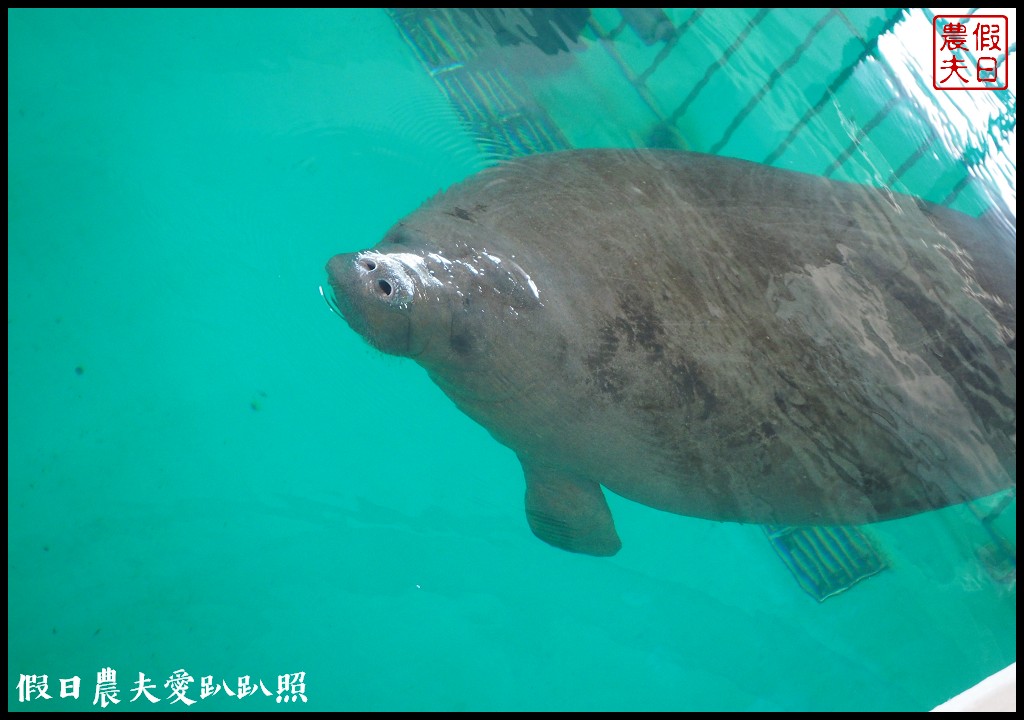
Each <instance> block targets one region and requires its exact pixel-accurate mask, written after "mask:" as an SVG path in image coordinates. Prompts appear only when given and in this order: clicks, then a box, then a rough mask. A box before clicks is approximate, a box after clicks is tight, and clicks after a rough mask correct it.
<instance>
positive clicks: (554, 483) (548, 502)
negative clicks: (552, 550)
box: [523, 464, 622, 555]
mask: <svg viewBox="0 0 1024 720" xmlns="http://www.w3.org/2000/svg"><path fill="white" fill-rule="evenodd" d="M523 473H524V474H525V475H526V519H527V521H528V522H529V523H530V529H531V530H533V534H534V535H536V536H537V537H539V538H540V539H541V540H543V541H544V542H546V543H548V544H549V545H554V546H555V547H558V548H562V549H563V550H569V551H571V552H578V553H586V554H587V555H614V554H615V553H617V552H618V551H619V548H620V547H622V542H621V541H620V540H619V536H618V533H616V532H615V523H614V522H613V521H612V513H611V511H610V510H609V509H608V503H607V502H606V501H605V499H604V493H603V492H602V491H601V486H600V485H598V484H597V483H595V482H592V481H590V480H580V479H577V478H574V477H571V476H568V475H565V474H562V473H559V472H557V471H553V470H549V469H546V468H545V469H541V468H533V467H529V466H527V465H526V464H524V465H523Z"/></svg>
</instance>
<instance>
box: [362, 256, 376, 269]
mask: <svg viewBox="0 0 1024 720" xmlns="http://www.w3.org/2000/svg"><path fill="white" fill-rule="evenodd" d="M359 264H360V265H362V266H363V267H364V268H366V269H367V270H376V269H377V263H375V262H374V261H373V260H369V259H367V258H363V259H362V260H360V261H359Z"/></svg>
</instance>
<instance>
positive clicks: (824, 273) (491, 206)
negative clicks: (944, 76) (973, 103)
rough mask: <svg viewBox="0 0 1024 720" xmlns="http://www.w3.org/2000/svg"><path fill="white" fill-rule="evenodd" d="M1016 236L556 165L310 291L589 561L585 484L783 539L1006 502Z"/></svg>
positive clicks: (939, 212)
mask: <svg viewBox="0 0 1024 720" xmlns="http://www.w3.org/2000/svg"><path fill="white" fill-rule="evenodd" d="M1015 233H1016V231H1015V229H1007V228H1005V227H1000V226H999V225H998V224H996V223H994V222H993V223H988V222H986V221H985V220H984V219H974V218H970V217H968V216H966V215H963V214H960V213H957V212H954V211H950V210H947V209H944V208H941V207H938V206H935V205H932V204H929V203H925V202H923V201H919V200H915V199H914V198H911V197H908V196H905V195H894V194H892V193H886V192H883V191H879V190H876V189H872V188H866V187H862V186H858V185H853V184H846V183H837V182H833V181H829V180H826V179H822V178H818V177H814V176H809V175H804V174H800V173H794V172H788V171H784V170H778V169H774V168H769V167H766V166H761V165H757V164H753V163H748V162H743V161H739V160H731V159H725V158H718V157H712V156H706V155H699V154H693V153H683V152H673V151H602V150H593V151H574V152H565V153H555V154H549V155H536V156H532V157H527V158H524V159H521V160H517V161H514V162H512V163H509V164H506V165H503V166H501V167H497V168H492V169H489V170H486V171H484V172H482V173H480V174H478V175H476V176H474V177H472V178H470V179H469V180H467V181H465V182H463V183H461V184H459V185H456V186H455V187H453V188H451V189H450V190H448V191H447V192H446V193H444V194H442V195H439V196H437V197H435V198H433V199H431V200H430V201H428V202H427V203H426V204H424V205H423V207H421V208H420V209H419V210H417V211H416V212H414V213H412V214H411V215H409V216H408V217H406V218H405V219H403V220H401V221H400V222H399V223H398V224H397V225H395V226H394V227H393V228H392V229H391V230H390V231H389V232H388V234H387V235H386V236H385V237H384V239H383V240H382V241H381V242H380V243H379V244H377V245H376V246H375V247H374V248H373V249H372V250H368V251H365V252H361V253H355V254H352V255H338V256H336V257H334V258H332V259H331V261H330V262H329V264H328V266H327V270H328V275H329V280H330V284H331V286H332V287H333V289H334V292H335V296H336V299H337V302H338V306H339V308H340V309H341V311H342V314H343V315H344V317H345V318H346V320H347V321H348V322H349V324H350V325H351V326H352V327H353V329H355V330H356V331H357V332H359V333H360V334H361V335H363V336H364V337H365V338H366V339H367V340H368V341H369V342H370V343H371V344H372V345H374V346H375V347H377V348H379V349H380V350H382V351H384V352H387V353H392V354H396V355H403V356H408V357H411V358H413V359H414V360H416V361H417V362H418V363H420V364H421V365H422V366H423V367H424V368H426V370H427V371H428V373H429V374H430V376H431V378H432V379H433V380H434V381H435V382H436V383H437V384H438V385H439V386H440V387H441V388H442V389H443V390H444V391H445V393H447V394H448V396H449V397H451V398H452V400H453V401H454V402H455V403H456V404H457V405H458V406H459V408H461V409H462V410H463V411H464V412H466V413H467V414H468V415H469V416H470V417H472V418H474V419H475V420H477V421H478V422H479V423H481V424H482V425H483V426H484V427H486V428H487V429H488V430H489V431H490V432H491V434H492V435H493V436H494V437H495V439H497V440H498V441H499V442H501V443H503V444H505V445H507V446H508V447H510V448H511V449H512V450H514V451H515V452H516V453H517V454H518V456H519V458H520V460H521V461H522V464H523V468H524V471H525V474H526V480H527V494H526V503H527V517H528V520H529V522H530V526H531V528H532V529H533V531H534V532H535V533H536V534H537V535H538V536H539V537H541V538H542V539H543V540H545V541H547V542H549V543H551V544H553V545H556V546H558V547H562V548H565V549H568V550H573V551H577V552H585V553H591V554H595V555H609V554H613V553H614V552H616V551H617V550H618V548H619V539H618V536H617V535H616V533H615V529H614V524H613V523H612V520H611V516H610V513H609V512H608V508H607V505H606V503H605V501H604V497H603V494H602V491H601V486H604V487H605V488H607V489H609V490H611V491H612V492H614V493H617V494H619V495H622V496H623V497H626V498H629V499H631V500H634V501H636V502H640V503H643V504H645V505H648V506H650V507H653V508H658V509H661V510H666V511H669V512H674V513H679V514H683V515H691V516H696V517H701V518H708V519H712V520H728V521H738V522H753V523H784V524H860V523H868V522H874V521H878V520H885V519H890V518H897V517H902V516H906V515H910V514H913V513H918V512H922V511H926V510H930V509H934V508H940V507H944V506H947V505H951V504H955V503H959V502H963V501H965V500H967V499H972V498H977V497H981V496H984V495H988V494H991V493H994V492H997V491H999V490H1001V489H1005V488H1008V487H1011V486H1015V485H1016V370H1017V349H1016V335H1017V330H1016V318H1017V297H1016V235H1015Z"/></svg>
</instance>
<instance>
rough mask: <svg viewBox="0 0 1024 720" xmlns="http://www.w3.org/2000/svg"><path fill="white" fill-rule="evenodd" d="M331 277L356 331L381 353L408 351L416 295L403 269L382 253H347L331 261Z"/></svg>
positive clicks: (340, 305)
mask: <svg viewBox="0 0 1024 720" xmlns="http://www.w3.org/2000/svg"><path fill="white" fill-rule="evenodd" d="M327 278H328V282H329V283H330V285H331V288H332V289H333V290H334V298H335V300H336V302H337V308H338V310H339V311H340V312H341V315H342V317H344V318H345V320H346V322H348V324H349V325H350V326H352V329H353V330H355V331H356V332H358V333H359V334H360V335H362V336H363V337H364V338H365V339H366V340H367V341H369V343H370V344H371V345H373V346H374V347H376V348H378V349H379V350H382V351H384V352H388V353H393V354H397V355H402V354H406V353H407V352H408V344H409V318H408V312H407V311H408V309H409V302H410V300H411V299H412V292H411V288H409V287H408V282H407V278H406V276H405V275H403V273H402V270H401V267H398V266H396V263H395V262H394V261H389V260H388V257H387V256H386V255H384V254H382V253H376V252H371V251H364V252H358V253H346V254H342V255H335V256H334V257H332V258H331V259H330V260H329V261H328V262H327Z"/></svg>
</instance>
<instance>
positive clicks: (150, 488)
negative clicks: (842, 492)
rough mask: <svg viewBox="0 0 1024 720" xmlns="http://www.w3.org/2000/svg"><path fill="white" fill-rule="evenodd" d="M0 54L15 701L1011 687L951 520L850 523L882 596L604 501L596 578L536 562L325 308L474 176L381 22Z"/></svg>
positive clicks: (108, 31)
mask: <svg viewBox="0 0 1024 720" xmlns="http://www.w3.org/2000/svg"><path fill="white" fill-rule="evenodd" d="M8 62H9V69H8V83H9V89H8V185H9V189H8V284H9V287H8V304H9V307H8V391H9V401H8V421H9V430H8V451H9V454H8V472H9V485H8V508H9V509H8V523H9V530H8V541H9V549H8V581H9V590H8V707H9V708H11V709H35V710H46V709H89V708H92V707H93V705H92V701H93V696H94V695H93V694H94V691H95V685H96V675H97V672H99V671H100V670H101V669H102V668H105V667H111V668H114V669H115V670H116V671H117V674H118V679H117V684H118V686H119V687H120V697H121V700H122V703H121V704H120V705H119V706H118V707H119V708H121V709H126V708H127V709H132V708H138V707H139V706H140V705H143V704H145V705H146V707H147V708H150V707H151V708H153V709H172V708H177V707H180V706H179V705H174V706H171V705H170V704H169V703H170V701H169V700H167V699H166V698H167V697H168V695H169V694H170V691H169V690H168V689H166V688H165V687H164V682H165V681H166V680H167V678H168V677H169V676H170V675H171V673H173V672H174V671H175V670H178V669H179V668H182V669H185V670H187V671H188V672H189V673H190V674H191V675H192V676H193V677H194V678H195V681H196V682H195V684H194V686H193V687H192V688H191V689H190V690H189V692H188V696H189V697H191V698H194V699H198V698H199V695H200V692H199V682H200V678H201V677H204V676H212V677H213V678H214V679H215V681H216V682H218V683H220V682H226V683H227V685H228V686H229V687H232V688H236V687H237V679H238V677H239V676H245V675H248V676H251V678H252V681H253V682H258V680H260V679H261V680H262V681H263V682H264V684H265V686H266V687H267V688H268V690H269V692H270V693H271V694H272V695H273V696H276V695H277V690H278V676H279V675H282V674H286V673H298V672H304V673H306V675H305V682H306V696H307V698H308V702H307V703H306V704H305V705H302V706H301V707H302V708H303V709H310V710H326V709H345V710H385V709H387V710H428V709H429V710H497V709H521V710H548V709H553V710H570V709H571V710H586V709H592V710H596V709H640V710H671V709H677V710H682V709H685V710H706V709H763V710H796V709H804V710H808V709H862V710H879V709H896V710H911V709H926V708H930V707H932V706H934V705H935V704H937V703H939V702H941V701H943V700H945V699H947V698H948V697H950V696H952V695H953V694H955V693H956V692H958V691H960V690H962V689H963V688H965V687H966V686H968V685H969V684H972V683H974V682H977V681H978V680H980V679H981V678H983V677H985V676H986V675H988V674H990V673H992V672H995V671H996V670H998V669H1000V668H1002V667H1004V666H1005V665H1007V664H1008V663H1010V662H1012V661H1013V660H1014V659H1015V656H1016V587H1015V583H1011V584H1004V583H1000V582H997V581H996V580H994V579H993V578H992V577H991V576H990V574H989V573H988V572H986V570H985V568H984V567H983V565H982V564H981V563H980V562H979V561H978V559H977V555H976V551H977V549H978V548H979V547H981V546H982V545H984V544H985V543H987V542H989V538H988V536H987V535H986V534H985V533H984V532H983V530H982V528H981V526H980V525H979V524H978V523H977V522H976V521H975V520H974V518H973V516H972V515H971V513H970V512H969V511H968V510H967V509H966V508H963V507H960V508H951V509H948V510H944V511H940V512H935V513H929V514H927V515H921V516H917V517H914V518H910V519H907V520H904V521H898V522H891V523H884V524H880V525H876V526H873V527H872V528H871V531H872V534H873V537H874V538H875V539H876V541H877V543H878V545H879V546H880V548H881V549H882V552H883V554H884V555H885V556H886V557H887V559H888V561H889V565H890V568H889V569H888V570H886V571H884V572H883V573H881V574H880V575H878V576H876V577H874V578H871V579H870V580H868V581H865V582H863V583H861V584H859V585H857V586H855V587H854V588H853V589H851V590H850V591H848V592H846V593H844V594H843V595H840V596H838V597H836V598H833V599H830V600H828V601H826V602H824V603H820V604H819V603H817V602H816V601H815V600H813V599H812V598H811V597H809V596H808V595H806V594H805V593H804V592H803V591H802V590H801V589H800V588H799V587H798V585H797V584H796V583H795V582H794V580H793V578H792V576H791V575H790V574H789V572H788V571H787V570H786V568H785V567H784V566H783V565H782V563H780V562H779V560H778V558H777V557H776V556H775V553H774V552H773V550H772V549H771V547H770V546H769V544H768V543H767V542H766V540H765V537H764V534H763V533H762V531H761V530H760V529H759V528H757V527H754V526H741V525H735V524H719V523H712V522H707V521H702V520H696V519H691V518H685V517H679V516H673V515H669V514H666V513H659V512H655V511H653V510H650V509H648V508H644V507H641V506H639V505H635V504H633V503H629V502H627V501H624V500H621V499H619V498H617V497H609V502H610V505H611V507H612V511H613V513H614V515H615V518H616V524H617V526H618V529H619V533H620V535H621V537H622V538H623V539H624V541H625V546H624V549H623V550H622V552H621V553H620V554H619V555H617V556H616V557H614V558H612V559H595V558H589V557H582V556H575V555H571V554H568V553H563V552H560V551H557V550H554V549H552V548H550V547H548V546H546V545H544V544H543V543H540V542H538V541H537V540H536V539H535V538H533V536H532V535H531V534H530V532H529V530H528V528H527V526H526V522H525V518H524V516H523V510H522V503H523V483H522V477H521V471H520V469H519V466H518V462H517V461H516V459H515V457H514V455H513V454H512V452H511V451H509V450H507V449H505V448H503V447H501V446H499V445H498V444H497V443H495V442H494V441H493V440H492V439H491V438H490V436H489V435H488V434H487V433H486V431H484V430H483V429H482V428H480V427H479V426H477V425H475V424H474V423H473V422H472V421H470V420H469V419H468V418H466V417H465V416H463V415H462V414H461V413H459V412H458V411H457V410H456V409H455V407H454V406H453V405H452V404H451V403H450V402H449V401H448V400H447V399H446V398H445V397H444V396H443V395H442V394H441V392H440V391H439V390H438V389H437V388H436V387H435V386H434V385H433V384H432V383H430V382H429V380H428V378H427V377H426V375H425V374H424V373H423V372H422V371H421V370H420V369H419V368H418V367H417V366H415V365H414V364H413V363H411V362H407V361H404V362H403V361H401V360H397V359H393V358H388V357H384V356H382V355H380V354H378V353H376V352H374V351H372V350H371V349H370V348H369V347H368V346H366V345H365V343H363V341H362V340H361V339H360V338H359V337H358V336H357V335H356V334H355V333H353V332H351V331H350V330H349V329H348V328H347V327H345V325H344V324H343V323H342V322H341V321H339V319H338V318H336V317H335V316H333V315H332V314H331V313H330V312H329V311H328V308H327V307H326V305H325V304H324V301H323V299H322V298H321V297H320V294H319V291H318V286H319V285H320V284H321V283H322V282H323V265H324V263H325V261H326V260H327V258H329V257H330V256H331V255H333V254H335V253H338V252H349V251H353V250H356V249H360V248H364V247H367V246H369V245H372V244H373V243H375V242H376V241H377V239H378V238H379V237H380V236H381V235H382V234H383V232H384V231H385V230H386V229H387V228H388V227H389V226H390V225H391V224H392V223H393V222H394V221H395V220H396V219H398V218H399V217H400V216H402V215H403V214H405V213H406V212H408V211H410V210H411V209H413V208H415V207H416V206H417V205H418V204H419V202H421V201H422V200H423V199H424V198H425V197H428V196H429V195H431V194H433V193H434V192H436V191H437V190H439V189H441V188H442V187H445V186H447V185H449V184H450V183H452V182H454V181H456V180H458V179H461V178H463V177H465V176H467V175H468V174H470V173H472V172H474V171H475V170H477V169H480V168H481V167H483V166H484V165H485V164H486V163H487V162H489V161H488V160H487V159H486V158H485V157H484V156H483V155H482V154H481V152H480V151H479V150H478V149H477V147H476V145H474V143H473V142H472V139H471V138H470V137H469V136H468V135H467V134H466V133H465V131H464V130H463V129H462V127H461V126H460V124H459V122H458V119H457V116H456V114H455V112H454V111H453V110H452V108H451V107H450V105H449V104H448V102H447V100H446V99H445V98H444V97H443V95H441V93H440V92H439V91H438V89H437V86H436V85H435V84H434V83H433V81H432V80H431V79H430V77H429V76H428V75H427V74H426V73H425V72H424V71H423V69H422V67H421V66H420V65H419V64H418V62H417V61H416V59H415V57H414V56H413V55H412V54H411V53H410V51H409V49H408V47H407V46H406V45H405V44H404V43H403V42H402V40H401V38H400V37H399V35H398V34H397V33H396V31H395V28H394V25H393V24H392V22H391V20H390V18H389V17H388V16H387V15H386V14H385V13H383V12H381V11H335V12H322V11H321V12H298V11H289V12H269V11H261V12H246V13H243V12H212V11H211V12H201V13H196V12H192V13H185V12H159V11H139V12H122V11H117V12H99V11H90V12H77V11H75V12H72V11H61V12H38V11H32V12H26V11H9V12H8ZM1001 529H1002V530H1003V531H1004V532H1005V533H1008V534H1010V535H1011V536H1013V537H1014V538H1015V534H1016V520H1015V506H1014V507H1013V508H1011V511H1010V512H1009V513H1007V514H1006V515H1004V518H1003V527H1002V528H1001ZM140 672H141V673H145V675H146V676H147V677H148V678H149V679H150V681H151V682H152V684H154V685H155V686H156V688H155V689H154V690H153V691H152V692H153V693H154V694H155V695H156V696H157V697H159V698H160V702H159V703H157V704H156V705H152V706H151V705H149V703H148V702H147V701H146V700H145V699H142V700H140V701H138V702H135V703H130V702H128V701H129V700H130V699H131V697H132V695H133V694H134V693H133V691H132V688H133V686H134V684H135V682H136V680H137V678H138V675H139V673H140ZM43 674H46V675H47V676H48V678H49V693H50V694H51V695H52V696H53V699H51V700H40V699H38V698H34V699H33V700H31V701H30V702H28V703H21V702H19V698H18V684H19V679H20V676H21V675H43ZM72 676H79V677H81V679H82V690H81V697H80V698H79V699H77V700H75V699H61V698H60V697H59V695H60V682H59V678H70V677H72ZM193 707H194V708H195V709H200V708H205V709H253V710H260V709H267V710H269V709H274V708H278V707H280V708H283V707H285V706H284V705H283V704H282V705H278V704H277V703H275V698H274V697H266V696H264V695H263V693H262V692H261V693H259V694H257V695H256V696H253V697H249V698H245V699H244V700H240V699H238V698H232V697H226V695H225V692H220V693H218V694H217V695H215V696H213V697H210V698H206V699H203V700H199V702H198V703H197V704H196V705H194V706H193Z"/></svg>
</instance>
